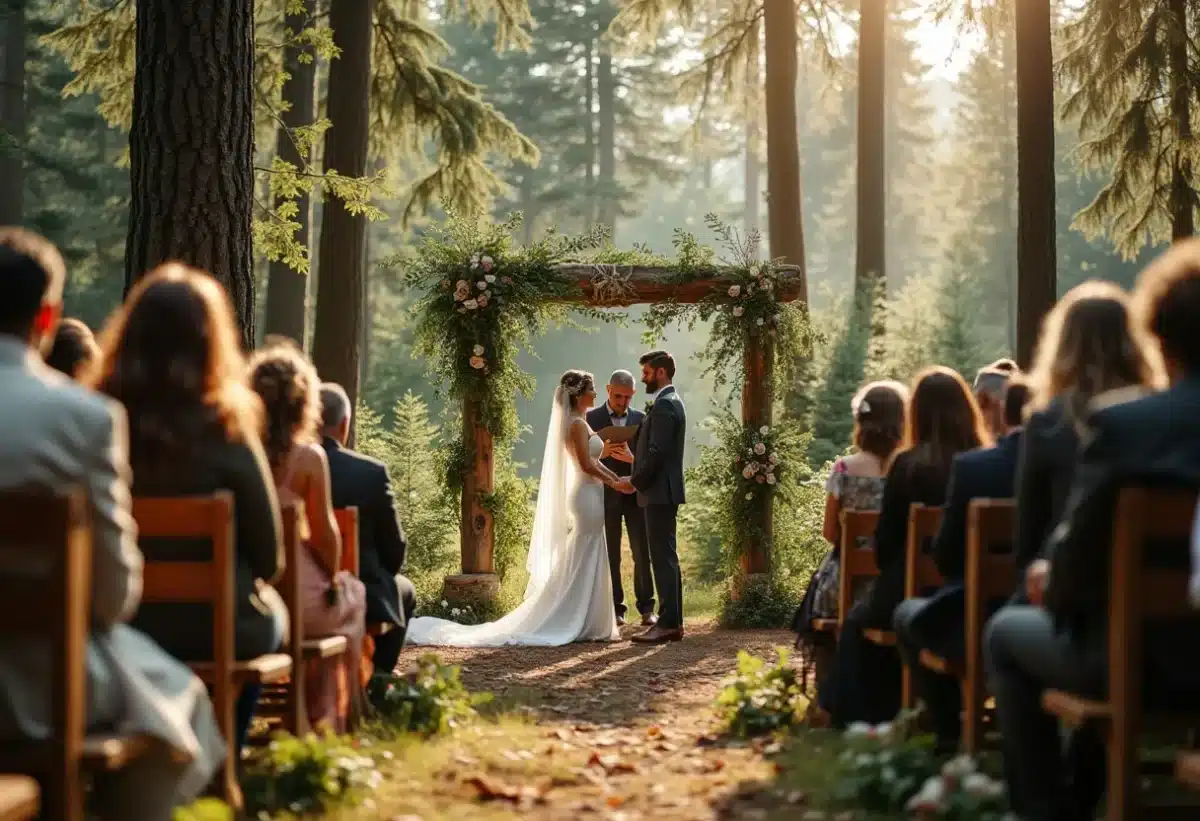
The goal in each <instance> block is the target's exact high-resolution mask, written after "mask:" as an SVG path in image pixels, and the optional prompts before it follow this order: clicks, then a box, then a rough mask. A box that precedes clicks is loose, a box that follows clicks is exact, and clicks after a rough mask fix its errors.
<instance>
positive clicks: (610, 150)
mask: <svg viewBox="0 0 1200 821" xmlns="http://www.w3.org/2000/svg"><path fill="white" fill-rule="evenodd" d="M606 27H607V25H606V24H605V23H604V22H603V21H601V26H600V35H601V37H600V40H599V46H600V59H599V60H597V62H596V103H597V105H598V108H599V111H598V115H599V124H600V128H599V133H598V137H599V157H598V159H599V166H600V168H599V171H600V177H599V178H600V217H599V219H600V224H601V225H607V226H608V227H609V229H610V230H611V231H612V238H613V241H614V242H615V241H616V237H617V199H616V189H617V144H616V143H617V111H616V103H617V81H616V77H615V76H614V73H613V59H612V47H611V46H610V44H609V43H608V41H607V40H606V39H605V38H604V37H603V34H604V29H605V28H606Z"/></svg>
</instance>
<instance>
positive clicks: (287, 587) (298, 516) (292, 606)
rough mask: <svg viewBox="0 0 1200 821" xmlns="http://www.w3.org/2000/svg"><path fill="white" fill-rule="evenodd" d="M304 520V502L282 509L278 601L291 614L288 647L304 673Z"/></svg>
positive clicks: (293, 666) (295, 500)
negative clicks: (281, 601)
mask: <svg viewBox="0 0 1200 821" xmlns="http://www.w3.org/2000/svg"><path fill="white" fill-rule="evenodd" d="M303 517H304V502H303V500H301V499H294V500H292V501H290V502H285V503H284V504H282V505H280V506H279V519H280V523H281V524H282V526H283V533H282V535H283V557H284V565H283V573H282V574H280V577H279V588H278V589H279V597H280V598H281V599H283V603H284V604H286V605H287V610H288V637H289V638H288V644H289V646H290V647H291V650H292V656H293V658H292V671H293V675H295V671H298V670H299V671H302V670H303V669H304V667H303V666H302V664H301V661H302V657H299V656H297V655H296V654H297V653H300V652H301V648H302V647H303V645H304V605H303V602H301V601H300V551H301V550H306V549H307V548H306V547H305V546H304V544H303V543H302V542H301V541H300V533H301V529H300V522H301V520H302V519H303Z"/></svg>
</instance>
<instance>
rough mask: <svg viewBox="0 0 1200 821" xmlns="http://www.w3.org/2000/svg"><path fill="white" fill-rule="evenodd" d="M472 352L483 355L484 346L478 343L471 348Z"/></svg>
mask: <svg viewBox="0 0 1200 821" xmlns="http://www.w3.org/2000/svg"><path fill="white" fill-rule="evenodd" d="M471 353H473V354H475V355H476V356H483V346H482V345H476V346H475V347H474V348H472V349H471Z"/></svg>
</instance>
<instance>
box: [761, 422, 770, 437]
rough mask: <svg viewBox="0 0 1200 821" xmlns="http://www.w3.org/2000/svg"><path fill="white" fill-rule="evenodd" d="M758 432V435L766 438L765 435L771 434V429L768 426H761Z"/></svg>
mask: <svg viewBox="0 0 1200 821" xmlns="http://www.w3.org/2000/svg"><path fill="white" fill-rule="evenodd" d="M758 432H759V434H760V435H762V436H766V435H767V434H769V433H770V432H771V428H770V426H768V425H763V426H762V427H761V428H759V429H758Z"/></svg>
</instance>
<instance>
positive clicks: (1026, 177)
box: [1014, 0, 1057, 367]
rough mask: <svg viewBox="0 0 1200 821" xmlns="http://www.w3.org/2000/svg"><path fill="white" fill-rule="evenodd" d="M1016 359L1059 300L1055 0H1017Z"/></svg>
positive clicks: (1024, 357) (1029, 354)
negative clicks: (1056, 221)
mask: <svg viewBox="0 0 1200 821" xmlns="http://www.w3.org/2000/svg"><path fill="white" fill-rule="evenodd" d="M1014 16H1015V22H1016V35H1017V278H1018V279H1017V361H1018V362H1019V363H1020V364H1021V366H1022V367H1029V365H1030V363H1031V362H1032V360H1033V351H1034V347H1035V346H1036V345H1037V338H1038V334H1039V333H1040V331H1041V325H1042V318H1043V317H1044V316H1045V315H1046V313H1047V312H1048V311H1049V310H1050V308H1051V307H1053V305H1054V302H1055V299H1057V284H1056V278H1057V271H1056V266H1057V257H1056V251H1055V234H1054V231H1055V228H1054V215H1055V214H1054V211H1055V208H1054V197H1055V194H1054V56H1053V47H1052V45H1051V19H1052V12H1051V8H1050V0H1017V3H1016V8H1015V14H1014Z"/></svg>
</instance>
